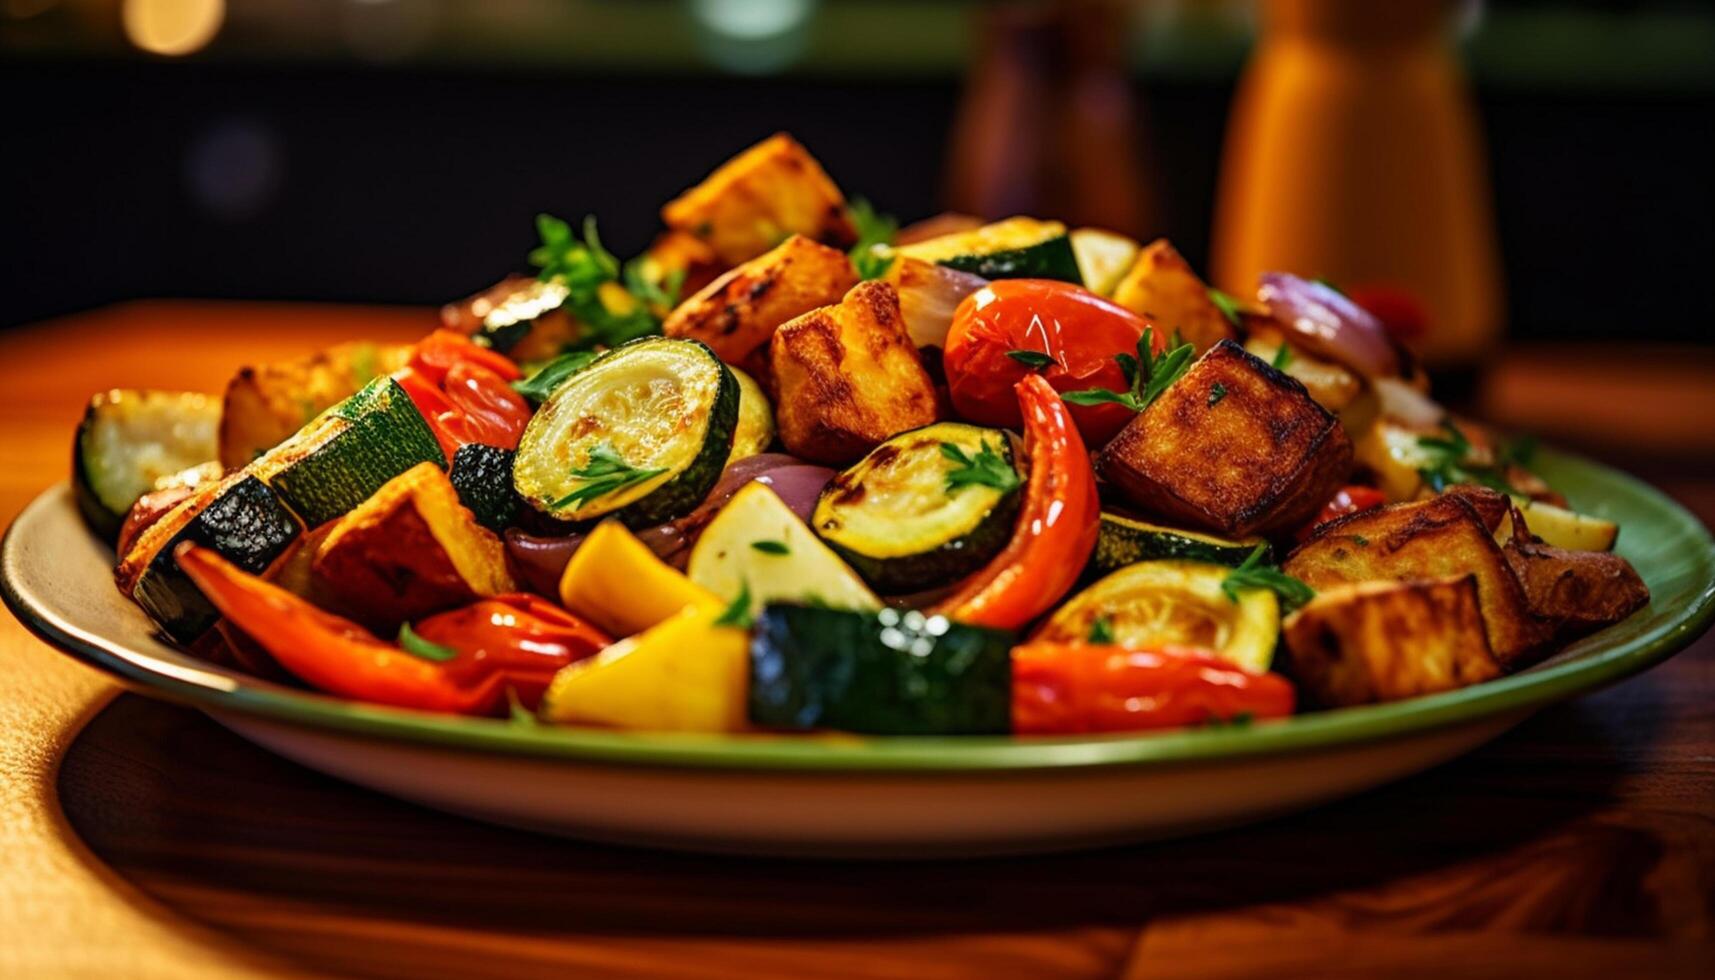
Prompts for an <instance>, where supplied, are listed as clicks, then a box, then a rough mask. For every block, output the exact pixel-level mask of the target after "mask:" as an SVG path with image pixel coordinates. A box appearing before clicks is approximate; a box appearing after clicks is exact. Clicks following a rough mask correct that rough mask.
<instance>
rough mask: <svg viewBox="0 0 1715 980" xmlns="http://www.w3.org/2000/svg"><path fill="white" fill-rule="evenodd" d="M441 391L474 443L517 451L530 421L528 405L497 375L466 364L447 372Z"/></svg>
mask: <svg viewBox="0 0 1715 980" xmlns="http://www.w3.org/2000/svg"><path fill="white" fill-rule="evenodd" d="M441 392H442V393H443V394H445V395H446V396H447V399H448V400H449V401H451V402H452V403H453V405H454V406H455V407H457V408H458V410H459V411H460V412H462V413H463V414H464V417H465V421H466V422H467V423H468V424H469V426H470V431H471V432H472V434H473V435H474V436H475V441H477V442H480V443H482V444H483V445H485V446H499V447H500V448H502V449H517V448H518V440H519V439H520V438H521V437H522V436H523V435H524V426H526V425H528V424H529V422H530V404H529V403H528V402H526V401H525V400H524V396H523V395H520V394H519V393H518V392H516V391H513V390H512V386H511V385H508V384H507V383H506V380H505V379H504V378H502V377H501V376H500V375H498V374H495V373H494V372H493V371H490V370H489V369H488V368H485V367H483V366H482V365H480V364H476V363H473V362H470V361H460V362H459V363H457V364H454V365H453V366H452V367H450V368H448V369H447V376H446V378H445V379H444V380H443V381H442V382H441Z"/></svg>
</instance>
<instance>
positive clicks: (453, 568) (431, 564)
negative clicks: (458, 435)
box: [288, 463, 516, 632]
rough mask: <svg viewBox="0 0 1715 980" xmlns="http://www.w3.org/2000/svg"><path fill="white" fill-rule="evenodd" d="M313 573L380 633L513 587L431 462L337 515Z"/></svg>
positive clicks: (318, 585)
mask: <svg viewBox="0 0 1715 980" xmlns="http://www.w3.org/2000/svg"><path fill="white" fill-rule="evenodd" d="M310 573H311V575H312V576H313V577H314V579H315V582H314V589H320V590H322V591H323V592H325V593H327V594H331V595H337V596H339V597H340V604H341V605H342V606H344V607H345V608H346V609H347V610H349V611H351V612H352V613H354V614H356V615H357V617H358V618H360V619H361V620H362V621H363V622H364V623H365V624H366V625H369V626H371V627H374V628H376V629H378V630H381V631H383V632H386V631H389V630H392V629H396V628H397V627H398V625H399V624H400V623H401V622H404V621H405V620H409V619H416V618H417V617H419V616H425V615H428V614H429V613H433V612H438V611H440V610H443V609H449V608H452V607H454V606H459V605H463V604H465V603H468V602H473V601H475V600H476V599H478V598H483V597H487V596H495V595H500V594H502V593H505V592H512V591H514V590H515V589H516V586H515V585H514V584H513V581H512V576H511V574H510V573H509V572H508V571H507V569H506V551H505V548H504V547H503V546H502V545H501V543H500V539H499V538H497V537H495V536H494V534H493V533H491V532H490V531H489V530H488V529H486V528H484V527H482V526H481V525H480V524H478V523H476V518H475V517H473V516H472V515H471V513H470V511H468V510H466V509H465V508H464V507H463V506H461V505H460V504H459V499H458V493H457V491H455V490H454V489H453V485H452V483H450V482H449V481H448V480H447V475H446V474H445V473H443V472H441V470H440V468H439V467H437V466H435V465H434V464H433V463H420V464H418V465H417V466H414V467H412V468H411V469H409V470H406V471H405V472H403V473H401V474H399V475H398V476H396V477H394V478H393V479H392V480H390V481H388V482H387V484H386V485H384V486H383V487H382V488H381V489H380V490H377V491H376V492H375V495H374V496H372V497H370V498H369V499H368V500H366V501H364V502H363V504H362V505H361V506H359V507H358V508H356V509H355V510H353V511H351V513H349V514H347V515H345V516H344V517H342V518H340V519H339V521H338V522H337V523H336V524H335V525H334V527H333V530H332V531H329V532H328V533H327V536H326V537H325V538H323V539H322V540H321V543H320V545H319V546H318V547H317V548H316V551H315V554H314V556H313V558H312V559H311V561H310ZM288 587H292V586H291V585H288ZM312 591H313V590H312Z"/></svg>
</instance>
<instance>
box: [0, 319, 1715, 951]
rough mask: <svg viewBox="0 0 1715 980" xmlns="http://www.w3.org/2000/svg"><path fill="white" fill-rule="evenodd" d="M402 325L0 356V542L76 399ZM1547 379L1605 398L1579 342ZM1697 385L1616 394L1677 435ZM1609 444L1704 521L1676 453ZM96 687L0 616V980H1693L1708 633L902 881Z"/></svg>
mask: <svg viewBox="0 0 1715 980" xmlns="http://www.w3.org/2000/svg"><path fill="white" fill-rule="evenodd" d="M431 322H432V316H431V314H429V313H428V312H426V311H420V310H397V309H361V308H352V307H342V308H321V307H305V306H270V305H261V304H209V303H197V304H189V303H146V304H133V305H128V306H124V307H116V308H113V309H110V310H106V311H101V312H98V313H94V314H88V315H84V316H80V317H75V318H70V319H67V320H64V321H59V322H56V323H52V324H46V325H42V326H40V327H36V328H31V329H29V330H24V331H15V332H13V333H10V334H6V335H0V420H3V421H0V425H3V426H4V440H3V442H0V452H3V454H4V455H3V456H0V520H5V521H8V522H9V521H10V519H11V516H12V515H13V514H15V513H16V511H17V510H18V508H19V507H21V506H22V505H23V504H24V503H25V502H26V501H27V500H28V498H29V497H30V496H32V495H33V494H34V493H36V492H38V491H39V490H40V489H42V488H44V487H46V486H47V485H49V484H51V483H53V482H54V481H56V480H59V479H61V478H62V477H63V474H64V473H65V469H66V460H67V455H68V452H69V449H68V446H69V439H70V433H71V429H72V426H73V425H74V424H75V421H76V418H77V415H78V413H79V411H80V409H81V405H82V403H83V401H84V399H85V398H86V397H87V395H88V393H89V392H90V391H92V390H94V389H97V388H100V387H104V386H109V385H115V384H129V385H150V386H169V387H175V386H176V387H189V388H203V389H209V390H214V389H217V388H218V387H219V385H220V384H221V383H222V381H223V380H224V378H225V377H226V375H227V374H228V373H230V371H231V370H232V368H233V367H234V366H235V365H237V364H238V363H240V362H242V361H244V360H246V359H260V358H266V357H272V356H279V355H282V354H285V353H290V352H298V351H307V350H309V349H312V348H314V347H316V346H319V345H322V344H325V343H328V342H332V341H334V340H338V339H346V338H349V337H353V336H372V337H377V338H396V337H408V336H410V335H412V334H413V333H416V332H419V331H420V330H421V329H422V328H424V327H425V326H427V325H428V324H430V323H431ZM1560 356H1564V353H1562V354H1561V355H1560ZM1704 356H1706V355H1703V354H1695V353H1693V354H1687V355H1684V356H1682V357H1680V358H1678V360H1679V361H1680V362H1681V363H1684V362H1685V361H1686V360H1687V359H1695V358H1697V357H1704ZM1533 363H1534V359H1531V358H1525V359H1522V360H1520V359H1509V360H1507V361H1504V362H1503V364H1502V367H1501V369H1500V370H1498V371H1497V372H1496V373H1495V375H1493V376H1491V378H1490V379H1489V382H1488V384H1487V386H1486V387H1485V389H1484V390H1485V392H1487V393H1490V394H1491V395H1493V394H1494V393H1499V394H1500V395H1501V396H1504V398H1503V399H1502V401H1503V402H1504V406H1503V407H1505V408H1506V412H1505V413H1504V414H1508V415H1517V416H1521V417H1529V418H1534V419H1537V420H1538V424H1537V427H1538V428H1539V429H1543V430H1546V431H1548V432H1550V433H1558V434H1560V435H1561V438H1563V439H1564V438H1566V435H1567V434H1568V432H1570V434H1571V435H1573V436H1574V437H1575V436H1576V434H1577V431H1578V426H1577V424H1576V421H1575V420H1574V421H1571V422H1568V421H1567V420H1566V418H1565V416H1564V415H1556V414H1555V406H1556V405H1561V406H1576V405H1577V404H1578V401H1579V398H1580V396H1581V394H1582V395H1587V394H1588V392H1587V390H1586V389H1584V388H1573V387H1569V386H1567V385H1566V384H1564V383H1563V382H1561V381H1560V380H1558V379H1559V378H1560V376H1561V374H1560V370H1559V369H1558V368H1557V369H1556V370H1555V371H1542V370H1533V369H1532V364H1533ZM1569 363H1572V364H1573V367H1572V368H1568V369H1567V370H1568V371H1572V372H1574V376H1575V369H1576V366H1577V364H1579V363H1583V364H1590V363H1600V364H1602V365H1603V371H1602V372H1601V373H1602V374H1603V375H1605V376H1621V377H1623V376H1624V367H1623V363H1622V365H1621V366H1618V367H1617V366H1616V359H1615V357H1614V356H1612V355H1611V354H1609V353H1607V352H1599V353H1590V354H1587V355H1586V357H1585V359H1584V360H1582V361H1579V360H1578V359H1576V358H1573V359H1572V360H1571V362H1569ZM1636 370H1637V371H1638V372H1643V371H1646V370H1647V366H1640V367H1638V368H1637V369H1636ZM1704 377H1707V375H1704ZM1626 383H1627V384H1635V383H1636V382H1635V379H1632V380H1629V381H1627V382H1626ZM1701 388H1702V386H1701V385H1692V386H1688V387H1685V388H1683V389H1680V390H1679V392H1678V393H1677V394H1672V393H1670V394H1669V395H1666V396H1664V395H1662V393H1661V392H1659V391H1657V392H1655V393H1654V395H1653V396H1652V401H1653V402H1659V403H1660V404H1661V406H1662V407H1661V409H1660V410H1662V411H1670V412H1674V413H1683V412H1692V413H1695V414H1696V417H1700V418H1702V419H1708V418H1710V417H1711V416H1712V415H1715V412H1712V411H1711V409H1715V405H1711V404H1710V397H1711V396H1710V394H1709V393H1708V392H1707V391H1702V390H1700V389H1701ZM1486 400H1488V399H1486ZM1493 404H1495V402H1494V401H1492V400H1491V405H1493ZM1562 411H1564V409H1562ZM1543 421H1546V422H1547V423H1548V424H1542V422H1543ZM1645 421H1647V419H1646V420H1645ZM1557 425H1563V428H1557ZM1628 448H1630V449H1631V452H1630V453H1629V454H1628V455H1629V456H1630V457H1631V458H1629V459H1628V463H1630V464H1631V465H1634V466H1641V467H1642V468H1643V469H1644V471H1645V472H1644V475H1645V476H1647V477H1650V478H1653V479H1655V480H1656V481H1657V482H1658V483H1660V484H1662V485H1663V486H1664V488H1665V489H1667V490H1668V491H1669V492H1670V493H1673V494H1675V495H1676V496H1679V497H1680V498H1681V499H1682V500H1685V501H1687V502H1688V503H1690V504H1691V505H1692V506H1693V507H1694V509H1696V510H1697V511H1698V512H1699V513H1700V515H1701V516H1702V517H1703V518H1704V520H1705V521H1708V520H1710V519H1711V517H1712V516H1715V474H1711V473H1710V472H1709V470H1708V463H1709V459H1708V458H1707V457H1706V456H1704V455H1698V456H1694V457H1684V458H1681V457H1677V456H1673V455H1667V454H1661V453H1655V454H1652V453H1651V451H1650V447H1644V448H1642V449H1639V448H1638V447H1636V446H1633V447H1628ZM115 690H116V688H115V686H114V685H113V684H112V682H110V681H108V680H106V679H105V678H103V677H101V676H100V675H97V674H96V673H94V672H93V671H91V670H89V669H87V668H84V667H82V666H80V665H77V664H75V663H73V662H72V661H70V660H69V659H66V658H64V657H61V656H59V655H58V654H56V653H54V652H53V651H52V650H50V649H49V648H47V647H46V646H44V645H43V644H41V643H40V642H38V641H36V640H34V639H33V638H31V637H30V636H28V635H27V634H26V633H25V632H24V631H23V629H22V627H20V626H18V625H17V624H16V623H14V622H12V621H11V620H10V619H9V618H3V621H0V976H5V977H12V976H20V977H24V976H30V977H33V976H60V975H92V976H94V975H99V976H104V977H114V976H124V977H131V976H174V977H176V976H196V975H214V976H242V975H260V976H278V975H290V974H294V973H304V974H329V973H333V974H349V975H364V976H397V977H414V978H416V977H442V976H448V977H452V976H495V975H512V976H519V975H542V974H555V975H565V976H623V977H649V976H687V977H773V976H780V977H806V976H834V977H998V976H1008V977H1011V976H1025V977H1028V976H1043V977H1060V976H1067V977H1116V976H1124V977H1135V978H1145V977H1251V976H1259V977H1269V978H1282V977H1300V976H1302V977H1367V976H1407V977H1410V976H1424V977H1429V976H1435V977H1446V976H1467V975H1470V976H1496V977H1501V976H1509V977H1510V976H1523V975H1530V974H1547V973H1551V974H1553V975H1555V976H1556V977H1585V976H1589V977H1596V976H1601V977H1629V976H1666V977H1673V976H1684V977H1707V976H1710V975H1711V974H1712V973H1715V637H1706V638H1704V639H1703V640H1702V641H1700V642H1699V643H1698V644H1697V646H1695V647H1694V648H1693V649H1691V650H1688V651H1686V652H1685V653H1682V654H1680V655H1679V656H1677V657H1675V658H1674V659H1672V660H1670V661H1669V662H1668V663H1666V664H1664V665H1663V666H1661V667H1659V668H1657V669H1656V670H1654V671H1651V672H1649V673H1647V674H1645V675H1643V676H1641V677H1638V678H1636V679H1633V680H1631V681H1629V682H1626V683H1625V684H1622V685H1620V686H1618V687H1615V688H1612V689H1610V690H1607V691H1604V692H1602V693H1599V694H1597V695H1594V696H1592V697H1589V698H1585V699H1583V700H1581V701H1578V702H1575V703H1572V704H1567V705H1561V706H1558V707H1555V708H1551V709H1549V710H1547V711H1544V712H1543V713H1542V714H1540V715H1538V716H1537V717H1535V718H1533V719H1532V720H1530V721H1528V722H1526V723H1525V724H1524V725H1522V726H1520V727H1519V728H1518V729H1517V730H1516V731H1514V732H1513V733H1511V734H1509V735H1507V736H1505V737H1503V738H1501V739H1500V740H1498V741H1496V742H1495V743H1493V744H1492V745H1490V746H1488V747H1486V748H1484V749H1481V750H1479V751H1477V752H1475V753H1472V754H1471V755H1470V756H1467V757H1466V758H1464V759H1461V760H1459V761H1457V762H1455V763H1452V764H1449V765H1447V766H1443V767H1441V768H1439V769H1436V770H1434V771H1432V772H1429V773H1427V774H1425V775H1423V776H1419V777H1417V778H1414V779H1411V780H1407V781H1405V782H1402V783H1398V784H1396V785H1393V786H1390V787H1387V788H1384V789H1382V790H1379V791H1376V792H1372V793H1370V794H1367V795H1365V796H1362V797H1359V798H1356V799H1353V800H1349V801H1346V802H1344V803H1339V804H1336V805H1333V806H1329V807H1325V808H1322V809H1320V810H1317V811H1315V812H1313V813H1308V814H1304V815H1301V816H1298V817H1294V818H1290V819H1287V820H1281V821H1275V822H1272V823H1268V824H1264V825H1261V826H1257V827H1252V828H1246V829H1241V830H1235V831H1230V832H1226V833H1222V834H1218V835H1213V836H1208V837H1202V838H1197V839H1192V840H1187V841H1178V842H1170V843H1164V844H1158V845H1152V846H1148V847H1138V848H1127V849H1121V850H1110V851H1103V852H1096V853H1091V854H1084V855H1073V856H1064V857H1053V858H1038V859H1027V860H1006V861H969V862H956V863H926V864H925V863H914V864H879V865H866V864H853V863H827V862H815V863H804V862H778V861H759V860H741V859H733V858H711V857H686V856H677V855H668V854H660V853H651V852H645V851H632V850H625V849H620V848H612V847H597V846H590V845H582V844H577V843H572V842H567V841H561V840H555V839H550V838H544V837H538V836H533V835H529V834H523V833H516V832H511V831H505V830H500V829H496V828H492V827H487V826H483V825H480V824H475V823H471V822H468V821H464V820H461V819H458V818H454V817H449V816H444V815H441V814H437V813H434V812H431V811H427V810H423V809H419V808H417V807H414V806H411V805H408V804H405V803H400V802H397V801H394V800H390V799H388V798H385V797H382V796H378V795H376V794H373V793H370V792H367V791H364V790H359V789H355V788H352V787H349V786H346V785H344V784H341V783H338V782H335V781H333V780H330V779H328V778H326V777H323V776H320V775H317V774H314V773H311V772H309V771H308V770H305V769H301V768H299V767H297V766H295V765H292V764H290V763H287V762H284V761H281V760H279V759H276V758H275V757H273V756H270V755H268V754H267V753H264V752H262V751H261V750H259V749H256V748H254V747H252V746H251V745H249V744H248V743H246V742H243V741H241V740H239V739H238V738H236V737H235V736H232V735H230V734H229V733H227V732H226V731H225V730H224V729H221V728H219V727H218V726H216V725H214V724H213V723H212V722H209V721H208V720H206V719H204V718H203V717H202V716H200V715H198V714H196V713H194V712H191V711H187V710H184V709H180V708H174V707H169V706H166V705H162V704H158V703H156V702H153V701H149V700H146V699H144V698H142V697H140V696H137V695H122V696H120V697H118V698H117V699H113V700H111V702H109V699H110V698H112V696H113V694H114V692H115ZM85 723H87V727H84V726H85ZM80 729H81V730H80Z"/></svg>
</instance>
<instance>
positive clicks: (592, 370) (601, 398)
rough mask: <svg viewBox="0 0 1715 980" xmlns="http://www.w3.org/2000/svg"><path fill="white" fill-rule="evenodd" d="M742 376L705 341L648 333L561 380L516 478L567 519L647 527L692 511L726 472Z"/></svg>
mask: <svg viewBox="0 0 1715 980" xmlns="http://www.w3.org/2000/svg"><path fill="white" fill-rule="evenodd" d="M738 403H739V385H738V380H737V379H736V378H735V377H734V376H733V373H732V371H731V370H730V369H729V368H728V367H727V366H726V365H725V364H723V363H721V359H720V358H718V357H716V356H715V353H714V351H711V350H709V348H708V347H706V346H704V345H703V344H702V343H701V342H699V341H695V340H674V339H669V338H666V337H643V338H640V339H638V340H634V341H632V342H630V343H628V344H624V345H621V346H619V347H616V348H614V349H613V350H611V351H608V352H607V353H606V354H603V355H602V356H601V357H600V358H598V359H597V360H596V361H595V362H594V363H592V364H590V366H589V367H586V368H584V369H583V370H582V371H579V372H578V373H577V374H574V375H572V377H571V378H569V379H568V380H567V381H566V382H565V383H564V384H562V385H560V386H559V388H557V389H555V391H554V393H553V395H552V396H551V397H549V399H548V400H547V401H546V402H543V403H542V407H541V408H540V409H539V410H537V412H536V414H535V416H534V417H532V418H531V419H530V424H529V425H527V426H525V427H524V435H523V438H521V439H520V440H519V442H518V457H517V459H516V460H515V461H514V462H513V465H512V481H513V485H514V486H515V487H517V489H518V493H519V494H520V495H521V496H523V498H524V499H525V500H526V501H528V502H529V503H530V505H531V506H532V507H534V508H536V509H537V510H539V511H541V512H543V513H545V514H547V515H549V516H551V517H555V518H560V519H562V520H573V521H583V520H589V519H591V518H595V517H601V516H603V515H606V514H612V515H613V516H615V517H617V518H618V519H619V520H620V521H622V522H624V523H625V524H628V525H630V526H632V527H647V526H649V525H652V524H659V523H661V522H663V521H668V520H672V519H673V518H675V517H681V516H683V515H685V514H687V513H690V512H691V511H692V510H693V509H695V508H696V506H697V504H699V503H701V502H702V499H703V498H704V497H705V496H707V495H708V492H709V489H710V488H711V487H713V486H714V484H715V481H716V480H718V479H720V475H721V470H722V468H723V467H724V466H725V465H726V459H727V456H728V455H729V454H730V453H731V452H732V445H733V432H734V430H735V429H736V428H737V427H738Z"/></svg>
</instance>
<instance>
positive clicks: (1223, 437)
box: [1097, 341, 1352, 538]
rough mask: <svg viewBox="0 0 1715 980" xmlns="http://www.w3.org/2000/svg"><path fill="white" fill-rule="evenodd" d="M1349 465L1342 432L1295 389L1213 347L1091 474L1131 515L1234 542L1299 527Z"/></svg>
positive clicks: (1234, 348)
mask: <svg viewBox="0 0 1715 980" xmlns="http://www.w3.org/2000/svg"><path fill="white" fill-rule="evenodd" d="M1217 386H1218V387H1217ZM1351 463H1352V445H1351V442H1350V441H1348V440H1347V438H1346V433H1345V430H1344V429H1342V428H1341V427H1340V423H1339V422H1338V420H1336V419H1335V418H1334V416H1332V415H1330V414H1328V412H1327V410H1325V409H1323V408H1322V406H1320V405H1318V404H1316V401H1315V399H1313V398H1311V397H1310V395H1309V394H1308V393H1307V392H1306V391H1305V390H1304V386H1303V385H1301V384H1299V383H1298V382H1297V381H1294V380H1293V379H1291V378H1289V377H1287V376H1286V375H1284V374H1281V373H1280V372H1279V371H1276V370H1275V369H1274V368H1272V367H1269V366H1268V365H1267V364H1265V363H1263V362H1262V361H1260V360H1258V359H1257V358H1255V357H1253V356H1251V355H1250V354H1247V353H1245V351H1244V349H1243V348H1241V347H1240V346H1239V345H1237V344H1235V343H1233V342H1231V341H1222V342H1221V343H1219V344H1216V345H1215V346H1214V347H1213V348H1211V349H1210V350H1209V352H1208V353H1207V354H1204V355H1203V356H1202V357H1201V358H1200V359H1199V360H1198V361H1197V363H1195V364H1193V365H1192V366H1191V369H1190V370H1188V371H1186V372H1185V376H1184V377H1182V378H1180V379H1179V380H1178V381H1177V382H1175V383H1174V384H1173V385H1172V386H1171V387H1169V388H1168V389H1167V390H1166V391H1165V392H1163V393H1162V394H1161V396H1160V397H1159V398H1157V399H1156V400H1155V403H1154V404H1152V405H1150V406H1149V408H1147V409H1145V410H1144V411H1143V412H1141V413H1139V415H1138V416H1137V418H1135V419H1132V421H1131V422H1130V424H1128V425H1127V426H1126V427H1125V428H1124V429H1122V430H1120V434H1119V435H1117V436H1115V437H1114V439H1113V441H1112V442H1110V443H1108V445H1107V448H1106V449H1103V450H1102V452H1101V455H1100V457H1099V459H1098V462H1097V465H1098V467H1099V468H1100V470H1101V474H1102V476H1103V477H1104V478H1106V479H1107V480H1108V482H1110V483H1112V484H1113V485H1114V486H1116V487H1117V488H1118V489H1119V490H1120V491H1121V492H1123V493H1124V494H1125V495H1126V496H1127V497H1128V498H1129V499H1130V500H1131V501H1132V502H1133V503H1135V504H1137V505H1138V506H1139V507H1142V508H1144V509H1145V510H1147V511H1150V512H1153V513H1156V514H1159V515H1161V516H1163V517H1167V518H1170V519H1173V520H1178V521H1184V522H1187V523H1188V524H1190V525H1191V526H1193V527H1196V528H1199V529H1204V530H1210V531H1214V532H1216V533H1218V534H1221V535H1224V536H1226V537H1229V538H1242V537H1248V536H1250V535H1252V534H1268V533H1272V532H1276V531H1285V530H1289V529H1294V528H1297V527H1299V526H1301V525H1303V524H1304V523H1305V522H1306V521H1308V520H1309V519H1310V518H1311V517H1312V516H1314V515H1315V514H1316V512H1317V511H1318V510H1320V509H1321V507H1322V506H1323V505H1324V504H1325V503H1327V502H1328V498H1329V497H1330V496H1331V495H1332V494H1333V493H1334V491H1335V490H1336V489H1338V487H1339V486H1340V484H1341V483H1342V482H1343V481H1344V480H1345V478H1346V475H1347V472H1348V471H1349V470H1350V469H1351Z"/></svg>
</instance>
